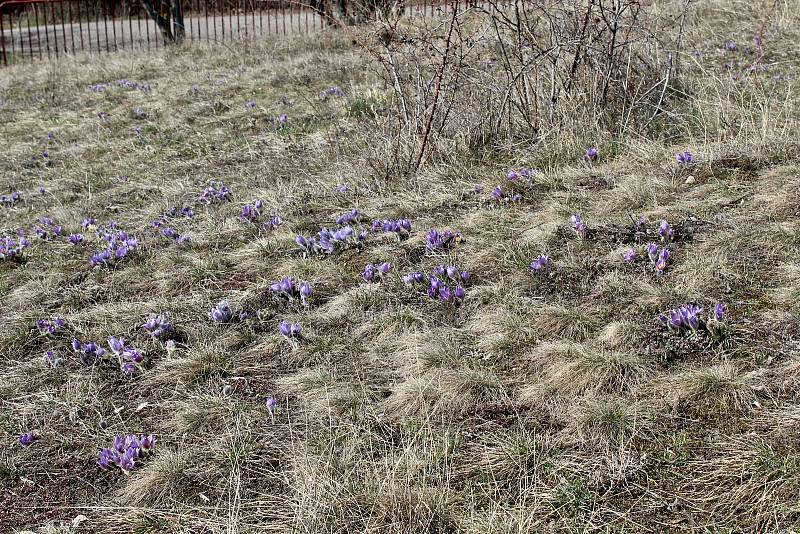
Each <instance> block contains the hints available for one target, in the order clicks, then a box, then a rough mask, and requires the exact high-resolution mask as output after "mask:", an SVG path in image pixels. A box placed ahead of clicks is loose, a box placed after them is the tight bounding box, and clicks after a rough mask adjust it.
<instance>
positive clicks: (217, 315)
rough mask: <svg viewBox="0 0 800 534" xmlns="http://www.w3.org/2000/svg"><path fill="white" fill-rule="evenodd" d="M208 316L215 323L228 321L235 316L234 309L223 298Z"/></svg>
mask: <svg viewBox="0 0 800 534" xmlns="http://www.w3.org/2000/svg"><path fill="white" fill-rule="evenodd" d="M208 318H209V319H211V321H212V322H215V323H227V322H229V321H230V320H231V319H232V318H233V311H232V310H231V306H230V304H229V303H228V301H227V300H221V301H219V302H218V303H217V305H216V306H214V307H213V308H211V311H210V312H208Z"/></svg>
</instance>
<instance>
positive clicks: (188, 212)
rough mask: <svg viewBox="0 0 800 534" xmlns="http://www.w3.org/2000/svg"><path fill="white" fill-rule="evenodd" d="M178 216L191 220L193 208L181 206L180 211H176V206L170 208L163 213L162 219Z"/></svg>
mask: <svg viewBox="0 0 800 534" xmlns="http://www.w3.org/2000/svg"><path fill="white" fill-rule="evenodd" d="M179 215H181V216H183V217H186V218H187V219H191V218H192V217H194V208H192V207H191V206H183V207H182V208H181V209H178V206H170V208H169V209H167V211H165V212H164V217H168V218H170V219H172V218H175V217H178V216H179ZM162 220H163V217H162Z"/></svg>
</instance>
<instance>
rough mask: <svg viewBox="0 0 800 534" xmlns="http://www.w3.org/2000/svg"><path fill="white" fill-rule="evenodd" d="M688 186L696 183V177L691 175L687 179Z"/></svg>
mask: <svg viewBox="0 0 800 534" xmlns="http://www.w3.org/2000/svg"><path fill="white" fill-rule="evenodd" d="M685 183H686V185H692V184H693V183H694V176H692V175H689V176H687V177H686V182H685Z"/></svg>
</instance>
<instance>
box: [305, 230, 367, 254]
mask: <svg viewBox="0 0 800 534" xmlns="http://www.w3.org/2000/svg"><path fill="white" fill-rule="evenodd" d="M367 235H368V232H367V231H362V232H356V231H355V230H354V229H353V227H352V226H343V227H341V228H339V229H337V230H329V229H328V228H322V229H321V230H320V231H319V232H317V236H316V237H308V238H307V237H305V236H303V235H298V236H297V237H295V243H297V244H298V245H300V247H302V249H303V251H304V253H305V254H333V253H335V252H340V251H342V250H345V249H348V248H352V247H358V246H360V245H361V243H362V242H363V241H364V240H365V239H366V238H367Z"/></svg>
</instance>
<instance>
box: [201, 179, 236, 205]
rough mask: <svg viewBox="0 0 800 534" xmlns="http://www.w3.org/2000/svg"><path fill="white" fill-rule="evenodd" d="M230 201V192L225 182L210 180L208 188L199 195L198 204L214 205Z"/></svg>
mask: <svg viewBox="0 0 800 534" xmlns="http://www.w3.org/2000/svg"><path fill="white" fill-rule="evenodd" d="M230 200H231V190H230V189H229V188H228V186H227V185H225V182H222V181H218V180H211V181H210V182H209V183H208V186H207V187H206V188H205V189H203V191H202V193H200V202H201V203H202V204H215V203H218V202H225V201H230Z"/></svg>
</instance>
